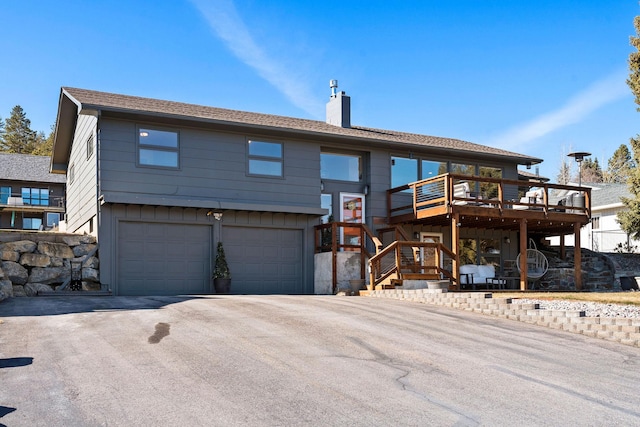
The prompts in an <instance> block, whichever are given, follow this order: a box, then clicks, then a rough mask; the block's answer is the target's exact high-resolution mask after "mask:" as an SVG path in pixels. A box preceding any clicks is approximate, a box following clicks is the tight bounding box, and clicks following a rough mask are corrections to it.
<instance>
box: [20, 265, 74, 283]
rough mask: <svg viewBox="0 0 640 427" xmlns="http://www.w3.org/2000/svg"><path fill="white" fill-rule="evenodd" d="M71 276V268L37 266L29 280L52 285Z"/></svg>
mask: <svg viewBox="0 0 640 427" xmlns="http://www.w3.org/2000/svg"><path fill="white" fill-rule="evenodd" d="M70 278H71V270H70V269H68V268H65V267H48V268H40V267H35V268H33V269H32V270H31V275H30V276H29V282H31V283H43V284H45V285H50V284H52V283H63V282H64V281H65V280H67V279H70ZM25 283H26V282H25Z"/></svg>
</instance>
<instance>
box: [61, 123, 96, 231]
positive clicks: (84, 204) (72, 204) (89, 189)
mask: <svg viewBox="0 0 640 427" xmlns="http://www.w3.org/2000/svg"><path fill="white" fill-rule="evenodd" d="M97 122H98V119H97V118H96V117H94V116H88V115H80V116H78V122H77V125H76V131H75V134H74V137H73V145H72V146H71V154H70V156H69V169H68V170H67V200H66V203H67V214H66V221H67V230H69V231H71V232H87V233H89V228H88V226H87V223H88V221H90V220H93V218H94V217H95V216H96V215H97V201H96V195H97V155H98V154H97V151H98V150H97V148H96V145H97V144H96V140H97V135H96V134H97ZM89 138H91V140H92V142H91V144H93V154H91V156H89V157H87V141H88V140H89ZM71 169H73V179H71ZM94 225H95V224H94ZM96 228H97V227H95V228H94V229H93V233H94V234H95V233H96Z"/></svg>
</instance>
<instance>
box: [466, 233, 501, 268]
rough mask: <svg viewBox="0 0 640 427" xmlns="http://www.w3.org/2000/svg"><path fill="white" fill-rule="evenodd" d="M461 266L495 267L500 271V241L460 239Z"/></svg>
mask: <svg viewBox="0 0 640 427" xmlns="http://www.w3.org/2000/svg"><path fill="white" fill-rule="evenodd" d="M459 243H460V246H459V247H460V249H459V252H460V264H461V265H464V264H477V265H493V266H494V267H496V270H497V271H499V270H500V240H499V239H488V238H471V239H460V241H459Z"/></svg>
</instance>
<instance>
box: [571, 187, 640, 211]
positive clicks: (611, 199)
mask: <svg viewBox="0 0 640 427" xmlns="http://www.w3.org/2000/svg"><path fill="white" fill-rule="evenodd" d="M583 185H584V186H588V187H591V208H592V209H593V208H597V207H599V206H607V205H613V204H616V203H622V201H621V200H620V198H621V197H633V195H632V194H631V192H630V191H629V186H628V185H627V184H604V183H595V184H583Z"/></svg>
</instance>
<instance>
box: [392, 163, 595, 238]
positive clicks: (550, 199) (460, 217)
mask: <svg viewBox="0 0 640 427" xmlns="http://www.w3.org/2000/svg"><path fill="white" fill-rule="evenodd" d="M462 184H465V185H466V187H467V188H469V190H470V191H469V192H461V191H457V190H456V187H458V188H459V187H460V186H461V185H462ZM531 185H535V186H536V187H537V189H538V192H537V194H538V195H540V196H541V197H539V198H538V197H526V196H525V195H526V193H527V192H530V191H531V190H530V188H529V186H531ZM567 199H573V200H567ZM568 201H569V202H573V203H572V204H571V205H568V204H567V202H568ZM387 206H388V218H387V221H388V223H389V224H407V223H416V224H418V223H420V224H426V225H434V226H450V225H451V218H453V217H455V218H457V222H456V224H459V225H457V226H458V227H465V228H467V227H470V228H484V229H502V230H517V231H519V230H520V229H521V222H522V221H523V220H524V221H526V223H527V229H528V232H531V233H538V234H543V235H549V236H551V235H559V234H572V233H573V232H574V230H575V226H576V224H578V225H579V226H580V227H582V226H583V225H585V224H587V223H588V222H589V220H590V218H591V189H590V188H587V187H577V186H570V185H561V184H544V183H531V182H526V181H516V180H502V179H496V178H482V177H477V176H474V177H469V176H465V175H453V174H444V175H439V176H437V177H434V178H431V179H426V180H422V181H418V182H415V183H411V184H408V185H404V186H401V187H397V188H392V189H390V190H388V191H387Z"/></svg>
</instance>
